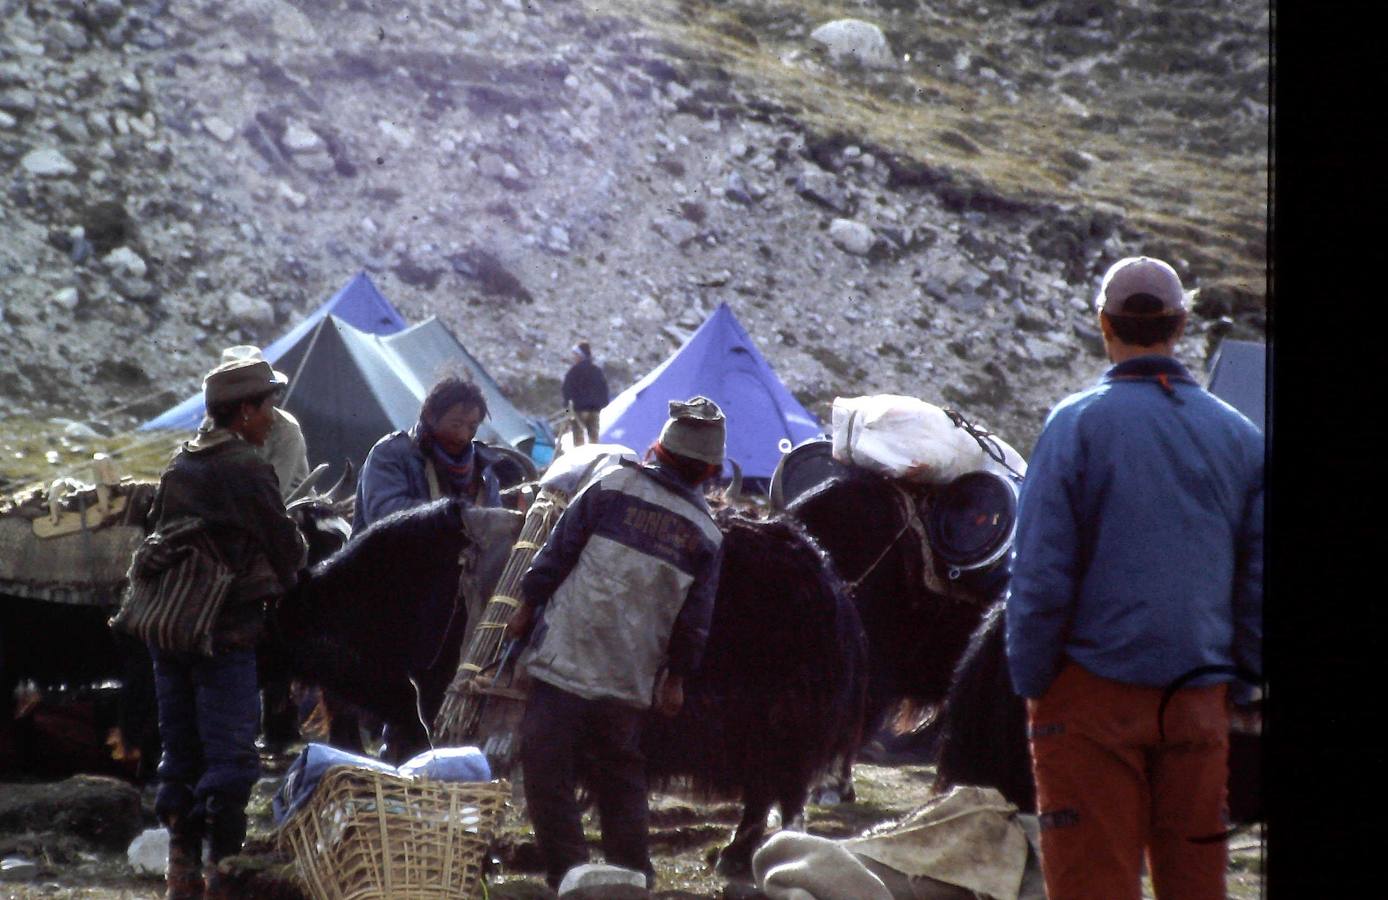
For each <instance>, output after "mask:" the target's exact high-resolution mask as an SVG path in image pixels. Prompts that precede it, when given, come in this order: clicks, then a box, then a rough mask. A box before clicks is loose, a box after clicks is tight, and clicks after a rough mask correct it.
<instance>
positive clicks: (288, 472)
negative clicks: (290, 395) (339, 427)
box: [198, 344, 308, 497]
mask: <svg viewBox="0 0 1388 900" xmlns="http://www.w3.org/2000/svg"><path fill="white" fill-rule="evenodd" d="M239 359H246V360H251V361H256V360H264V359H265V357H264V356H262V355H261V353H260V348H259V347H255V346H252V345H251V344H237V345H236V346H234V347H228V348H226V349H225V350H223V351H222V360H221V363H220V364H221V365H225V364H226V363H229V362H235V361H236V360H239ZM270 371H271V372H272V373H273V374H274V379H275V383H276V384H278V385H279V387H280V390H281V391H283V389H284V388H285V387H286V386H287V385H288V384H289V379H288V378H287V377H285V374H284V373H283V372H280V371H279V370H277V369H271V370H270ZM276 402H278V398H276ZM270 416H271V418H272V419H273V421H272V422H271V424H270V434H269V435H268V436H267V437H266V438H265V443H264V444H262V445H261V446H259V447H257V448H256V452H257V453H259V454H260V458H261V459H263V460H265V461H266V462H268V463H269V464H270V465H271V466H272V467H273V468H274V470H275V478H276V479H278V481H279V485H280V496H281V497H288V496H289V495H290V494H292V493H293V492H294V489H295V488H296V487H298V486H299V483H300V482H302V481H303V480H304V479H305V478H307V477H308V444H307V443H306V442H305V441H304V430H303V428H302V427H300V425H299V420H298V419H296V418H294V416H293V415H292V414H290V413H288V412H286V411H285V410H282V409H280V408H279V407H278V406H273V407H271V409H270ZM214 427H216V426H215V425H214V424H213V422H212V417H211V416H204V417H203V420H202V424H201V425H199V426H198V431H211V430H212V429H213V428H214Z"/></svg>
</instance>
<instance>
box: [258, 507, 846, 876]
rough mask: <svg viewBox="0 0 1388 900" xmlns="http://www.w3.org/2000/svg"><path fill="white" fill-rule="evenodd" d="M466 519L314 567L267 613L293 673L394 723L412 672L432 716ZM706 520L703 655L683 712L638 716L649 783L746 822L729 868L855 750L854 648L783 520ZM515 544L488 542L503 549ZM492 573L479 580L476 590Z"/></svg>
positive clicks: (416, 529) (404, 718)
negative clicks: (778, 814) (710, 597)
mask: <svg viewBox="0 0 1388 900" xmlns="http://www.w3.org/2000/svg"><path fill="white" fill-rule="evenodd" d="M479 512H481V513H488V512H494V511H491V510H480V511H477V510H474V511H469V512H467V513H460V510H459V509H458V508H457V506H456V505H455V504H452V503H450V502H449V501H439V502H436V503H434V504H431V505H430V506H426V507H421V508H418V509H415V510H410V511H406V512H401V513H397V514H396V515H394V516H391V517H389V518H387V519H384V520H382V521H380V522H377V523H375V524H373V525H372V526H371V527H370V528H368V529H367V530H366V531H364V532H363V533H362V534H361V535H360V536H359V537H357V538H354V539H353V540H352V541H351V542H350V543H349V544H348V545H347V547H345V548H344V549H343V550H342V552H341V553H339V554H338V555H337V556H335V557H333V558H332V559H330V560H328V561H327V562H326V563H324V564H322V565H320V566H318V567H316V568H315V569H314V570H313V571H312V573H311V577H310V578H309V579H308V580H307V581H306V582H304V583H303V584H301V585H300V586H299V589H298V590H296V591H295V592H294V593H293V594H291V595H289V596H288V597H286V598H285V601H284V603H283V604H282V605H281V608H280V610H279V612H278V615H277V620H278V622H279V625H280V628H281V630H282V633H283V637H284V639H285V641H286V643H287V644H288V645H289V646H290V647H291V648H292V652H293V656H294V660H295V667H296V669H297V670H298V671H299V672H301V673H303V674H304V675H305V676H306V677H309V678H311V679H312V680H314V681H316V682H318V683H319V684H322V685H324V686H325V687H328V688H331V689H333V690H335V691H336V692H337V693H339V694H340V695H342V696H343V697H345V698H347V699H349V700H351V701H352V702H354V703H356V704H359V705H360V706H361V707H363V708H364V709H366V710H368V711H370V712H373V713H375V714H377V715H379V716H381V717H382V718H384V719H385V720H386V721H388V722H392V723H396V724H398V725H408V724H409V723H411V722H414V721H416V719H417V715H418V714H417V712H416V709H415V692H414V688H413V687H412V686H411V685H410V684H409V680H408V677H407V676H408V675H410V674H413V675H415V676H416V678H417V680H420V681H421V684H420V687H421V693H422V695H423V696H422V698H421V703H420V707H421V709H420V712H421V713H422V715H423V718H424V720H425V721H427V722H432V721H433V718H434V715H435V714H436V713H437V711H438V707H439V705H440V703H441V702H442V694H443V691H444V689H445V688H446V687H447V684H448V682H449V679H451V677H452V675H453V673H454V671H455V668H456V665H457V661H458V654H459V647H460V645H461V643H462V635H463V632H464V628H463V624H462V621H461V619H462V617H463V613H462V611H461V610H458V611H457V612H456V613H455V612H454V607H453V603H452V596H453V592H454V590H455V586H456V584H457V582H458V574H459V567H458V564H457V557H458V553H459V551H460V550H461V549H463V548H464V546H465V544H466V543H467V538H465V537H464V534H463V530H462V528H461V523H462V521H463V519H464V517H465V516H467V515H473V514H476V513H479ZM719 527H720V528H721V529H722V530H723V532H724V544H723V547H724V553H723V565H722V570H721V575H720V578H719V587H718V593H717V598H716V600H715V607H714V609H715V611H714V617H713V622H712V625H711V627H710V632H709V638H708V643H707V645H706V650H705V655H704V661H703V664H702V666H701V668H700V670H699V672H698V673H697V674H695V675H693V676H691V677H690V678H689V679H687V681H686V684H685V705H684V710H683V711H682V712H681V713H680V715H679V716H677V717H676V718H674V719H672V720H667V719H664V718H663V717H661V716H660V715H658V714H656V713H652V714H651V715H650V717H649V719H648V720H647V731H646V736H645V742H644V743H645V750H646V753H647V759H648V766H649V771H650V773H651V776H652V778H653V779H654V780H655V781H657V782H670V781H674V780H684V781H687V782H688V784H689V785H690V786H691V787H693V788H694V789H695V790H696V791H698V792H701V793H703V794H706V795H722V796H739V797H741V798H742V800H743V803H744V804H745V809H746V812H745V815H744V816H743V819H742V822H741V824H740V825H739V826H738V831H737V834H736V836H735V838H734V841H733V843H732V845H731V846H730V847H728V848H727V849H726V850H725V851H724V853H723V855H722V858H721V859H720V863H719V864H720V869H721V870H722V871H725V872H738V871H746V870H747V869H748V868H749V866H750V860H751V853H752V851H753V850H754V849H756V846H757V844H758V843H759V842H760V839H761V836H762V834H763V833H764V830H765V827H766V816H767V813H768V811H769V810H770V807H771V805H772V804H773V803H779V804H781V808H782V816H783V818H784V819H785V821H787V822H792V821H794V820H796V819H798V818H799V816H800V815H801V813H802V811H803V809H804V804H805V799H806V796H807V794H808V791H809V788H810V786H811V785H812V784H813V779H814V777H815V776H816V775H817V773H819V772H820V771H822V770H824V769H825V768H827V767H828V766H829V765H830V763H831V761H832V760H833V759H834V758H835V757H836V756H837V755H838V754H841V753H845V752H847V751H848V750H849V749H850V748H851V747H853V746H855V745H856V744H857V742H858V740H859V731H860V725H861V710H862V701H863V695H864V691H865V670H864V663H865V643H864V641H863V636H862V630H861V626H860V625H859V622H858V617H857V614H856V611H855V610H854V608H853V606H852V604H851V602H850V601H849V600H848V598H847V595H846V594H845V593H844V592H843V589H842V586H841V584H840V582H839V581H838V579H837V578H836V576H834V574H833V571H832V567H830V566H828V565H827V564H826V562H825V560H824V557H823V555H822V553H821V552H820V551H819V550H818V548H817V547H816V545H815V544H814V542H813V541H812V540H811V539H810V538H809V537H808V536H807V535H805V534H804V533H803V531H802V530H801V529H800V528H799V527H798V526H797V525H796V524H795V523H794V522H792V521H789V520H779V521H772V522H762V521H754V520H750V519H746V518H742V517H739V516H737V515H735V514H732V513H723V514H720V517H719ZM514 537H515V535H514V534H512V535H511V537H509V538H506V539H505V540H504V544H502V545H501V546H503V548H504V549H505V550H508V551H509V548H510V546H511V543H512V541H513V540H514ZM503 556H504V554H503ZM499 572H500V568H498V569H497V572H496V573H495V574H493V575H491V576H490V579H491V580H490V581H487V580H484V579H479V584H480V585H481V587H482V589H483V590H484V591H485V592H486V593H490V587H491V586H492V585H493V584H494V583H495V580H496V578H497V577H498V576H499ZM421 642H422V645H423V646H422V647H421V646H420V644H421ZM421 649H422V650H423V651H425V652H423V653H422V654H421V652H420V651H421ZM430 657H434V658H433V659H430Z"/></svg>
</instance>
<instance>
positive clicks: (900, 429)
mask: <svg viewBox="0 0 1388 900" xmlns="http://www.w3.org/2000/svg"><path fill="white" fill-rule="evenodd" d="M833 429H834V450H833V454H834V459H836V460H838V461H839V462H841V463H846V464H848V465H851V466H858V467H859V468H863V469H868V470H870V471H873V472H880V473H881V474H883V475H887V476H889V477H891V478H902V479H905V480H907V481H915V482H921V483H925V484H944V483H945V482H948V481H953V480H954V479H955V478H958V477H959V476H960V475H963V474H964V473H965V472H973V471H977V470H978V469H982V468H984V467H985V465H986V463H987V462H988V461H989V460H988V456H987V455H986V454H985V453H984V452H983V448H982V447H980V446H979V445H978V441H976V440H974V438H973V436H972V435H970V434H969V433H968V432H967V431H965V430H964V429H962V428H959V427H958V426H956V425H955V424H954V422H953V421H952V420H951V419H950V417H949V416H947V415H946V414H945V411H944V410H943V409H941V408H940V407H938V406H935V405H934V404H932V403H926V402H925V401H924V400H918V399H917V398H915V397H903V396H900V395H897V394H873V395H871V396H867V397H835V398H834V407H833ZM1014 454H1015V451H1014Z"/></svg>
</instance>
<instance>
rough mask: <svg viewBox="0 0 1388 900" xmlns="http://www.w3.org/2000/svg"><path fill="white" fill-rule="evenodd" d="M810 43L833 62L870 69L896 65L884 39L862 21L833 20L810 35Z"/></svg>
mask: <svg viewBox="0 0 1388 900" xmlns="http://www.w3.org/2000/svg"><path fill="white" fill-rule="evenodd" d="M810 40H812V41H814V42H815V43H817V44H819V45H820V46H822V47H823V48H824V49H825V51H826V52H827V53H828V54H829V59H830V60H832V61H833V62H835V63H844V62H850V63H857V64H858V65H860V66H863V67H865V68H869V69H889V68H891V67H893V66H895V65H896V57H894V56H892V48H891V47H890V46H889V45H888V44H887V36H886V35H885V34H883V33H882V29H880V28H878V27H877V26H876V25H874V24H872V23H871V22H864V21H863V20H862V19H835V20H834V21H832V22H826V23H825V24H823V25H821V26H819V27H818V28H816V29H815V30H814V31H812V32H810Z"/></svg>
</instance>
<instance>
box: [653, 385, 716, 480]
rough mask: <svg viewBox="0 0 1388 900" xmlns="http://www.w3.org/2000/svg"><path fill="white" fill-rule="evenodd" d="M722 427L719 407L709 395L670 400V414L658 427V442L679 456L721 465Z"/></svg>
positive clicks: (712, 464)
mask: <svg viewBox="0 0 1388 900" xmlns="http://www.w3.org/2000/svg"><path fill="white" fill-rule="evenodd" d="M726 431H727V419H725V418H724V417H723V410H721V409H719V408H718V404H717V403H714V402H713V401H712V400H710V399H709V398H707V397H690V398H689V399H688V400H671V401H670V418H669V419H667V420H666V422H665V427H664V428H662V429H660V438H659V440H660V446H662V447H664V448H665V449H666V450H668V451H670V452H671V453H675V454H678V455H679V456H687V457H689V458H690V459H697V460H699V461H701V462H706V463H708V464H709V465H711V466H721V465H722V464H723V441H724V437H725V435H726Z"/></svg>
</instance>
